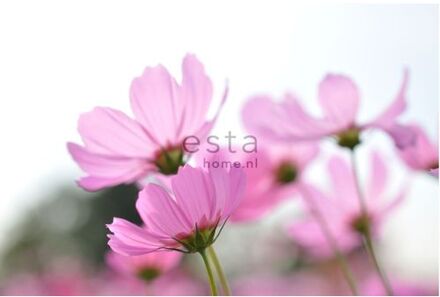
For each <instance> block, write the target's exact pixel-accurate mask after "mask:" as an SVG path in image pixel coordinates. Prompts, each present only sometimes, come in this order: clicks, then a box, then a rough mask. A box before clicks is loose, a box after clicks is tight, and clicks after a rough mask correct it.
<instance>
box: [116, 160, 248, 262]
mask: <svg viewBox="0 0 440 297" xmlns="http://www.w3.org/2000/svg"><path fill="white" fill-rule="evenodd" d="M171 184H172V192H173V193H170V192H167V190H165V189H164V188H162V187H160V186H158V185H156V184H148V185H147V186H146V187H145V188H144V189H143V190H142V191H141V192H140V193H139V199H138V201H137V203H136V208H137V210H138V212H139V214H140V216H141V218H142V220H143V222H144V223H145V227H139V226H136V225H134V224H132V223H130V222H128V221H126V220H124V219H120V218H114V220H113V223H112V224H110V225H108V228H109V229H110V231H111V232H112V233H113V234H112V235H109V238H110V240H109V245H110V247H111V248H112V250H113V251H115V252H117V253H120V254H123V255H127V256H137V255H143V254H147V253H151V252H154V251H158V250H161V249H178V250H181V251H184V252H200V251H201V250H204V249H205V248H206V247H208V246H209V245H211V244H212V243H213V242H214V241H215V239H216V238H217V236H218V233H219V230H218V229H219V227H220V226H223V224H224V223H225V222H226V220H227V219H228V218H229V216H230V215H231V214H232V212H233V211H234V210H235V209H236V208H237V206H238V205H239V203H240V201H241V197H242V196H243V192H244V189H245V175H244V173H243V171H242V170H241V169H237V168H232V169H230V170H229V171H228V170H226V169H222V168H217V169H215V168H210V169H209V170H208V171H205V170H203V169H202V168H192V167H191V166H189V165H185V166H184V167H180V168H179V172H178V174H177V175H175V176H173V177H172V178H171Z"/></svg>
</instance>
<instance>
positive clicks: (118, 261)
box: [106, 251, 182, 281]
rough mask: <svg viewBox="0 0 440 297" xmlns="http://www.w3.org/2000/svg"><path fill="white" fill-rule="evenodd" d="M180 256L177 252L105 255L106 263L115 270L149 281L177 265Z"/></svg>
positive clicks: (113, 253)
mask: <svg viewBox="0 0 440 297" xmlns="http://www.w3.org/2000/svg"><path fill="white" fill-rule="evenodd" d="M181 258H182V254H181V253H177V252H172V251H170V252H167V253H163V252H155V253H149V254H146V255H141V256H123V255H120V254H117V253H115V252H112V251H110V252H108V253H107V255H106V262H107V264H108V265H109V266H110V267H111V268H112V269H113V270H115V271H116V272H118V273H120V274H123V275H126V276H129V277H130V276H132V277H139V278H140V279H143V280H146V281H151V280H155V279H156V278H157V277H159V276H161V275H162V274H164V273H166V272H168V271H169V270H171V269H173V268H175V267H177V265H178V264H179V262H180V259H181Z"/></svg>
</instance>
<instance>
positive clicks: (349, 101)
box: [319, 74, 360, 130]
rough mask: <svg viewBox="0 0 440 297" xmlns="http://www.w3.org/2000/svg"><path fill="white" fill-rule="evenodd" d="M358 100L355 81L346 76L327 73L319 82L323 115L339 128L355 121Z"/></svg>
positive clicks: (343, 127) (346, 126)
mask: <svg viewBox="0 0 440 297" xmlns="http://www.w3.org/2000/svg"><path fill="white" fill-rule="evenodd" d="M359 100H360V99H359V92H358V89H357V87H356V85H355V83H354V82H353V81H352V80H351V79H350V78H348V77H346V76H343V75H335V74H328V75H327V76H326V77H325V78H324V79H323V80H322V81H321V83H320V84H319V103H320V104H321V106H322V109H323V111H324V113H325V116H326V117H327V118H328V119H331V120H332V122H335V123H337V124H338V126H339V127H340V128H341V130H343V129H345V128H349V127H350V126H351V125H353V124H354V123H355V119H356V114H357V111H358V108H359Z"/></svg>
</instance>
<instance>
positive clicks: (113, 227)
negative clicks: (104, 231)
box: [107, 218, 160, 256]
mask: <svg viewBox="0 0 440 297" xmlns="http://www.w3.org/2000/svg"><path fill="white" fill-rule="evenodd" d="M107 227H108V228H109V229H110V231H111V232H113V235H109V238H110V240H109V243H108V244H109V246H110V247H111V248H112V250H113V251H115V252H117V253H119V254H122V255H125V256H137V255H142V254H146V253H149V252H152V251H155V250H157V249H158V248H160V245H158V241H157V237H155V236H152V235H151V234H150V233H148V232H147V230H145V229H142V228H141V227H139V226H136V225H134V224H132V223H130V222H128V221H126V220H124V219H118V218H114V219H113V222H112V223H111V224H109V225H107Z"/></svg>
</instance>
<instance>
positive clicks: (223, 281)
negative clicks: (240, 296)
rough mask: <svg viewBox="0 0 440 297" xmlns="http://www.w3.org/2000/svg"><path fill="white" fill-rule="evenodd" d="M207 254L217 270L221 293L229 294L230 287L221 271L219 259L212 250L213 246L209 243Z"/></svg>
mask: <svg viewBox="0 0 440 297" xmlns="http://www.w3.org/2000/svg"><path fill="white" fill-rule="evenodd" d="M207 250H208V255H209V257H210V258H211V260H212V262H213V264H214V267H215V270H216V271H217V275H218V277H219V279H220V284H221V286H222V290H223V294H224V295H225V296H231V289H230V288H229V284H228V280H227V279H226V276H225V273H224V272H223V269H222V266H221V264H220V261H219V259H218V257H217V254H216V252H215V250H214V247H213V246H212V245H210V246H209V247H208V248H207Z"/></svg>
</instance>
